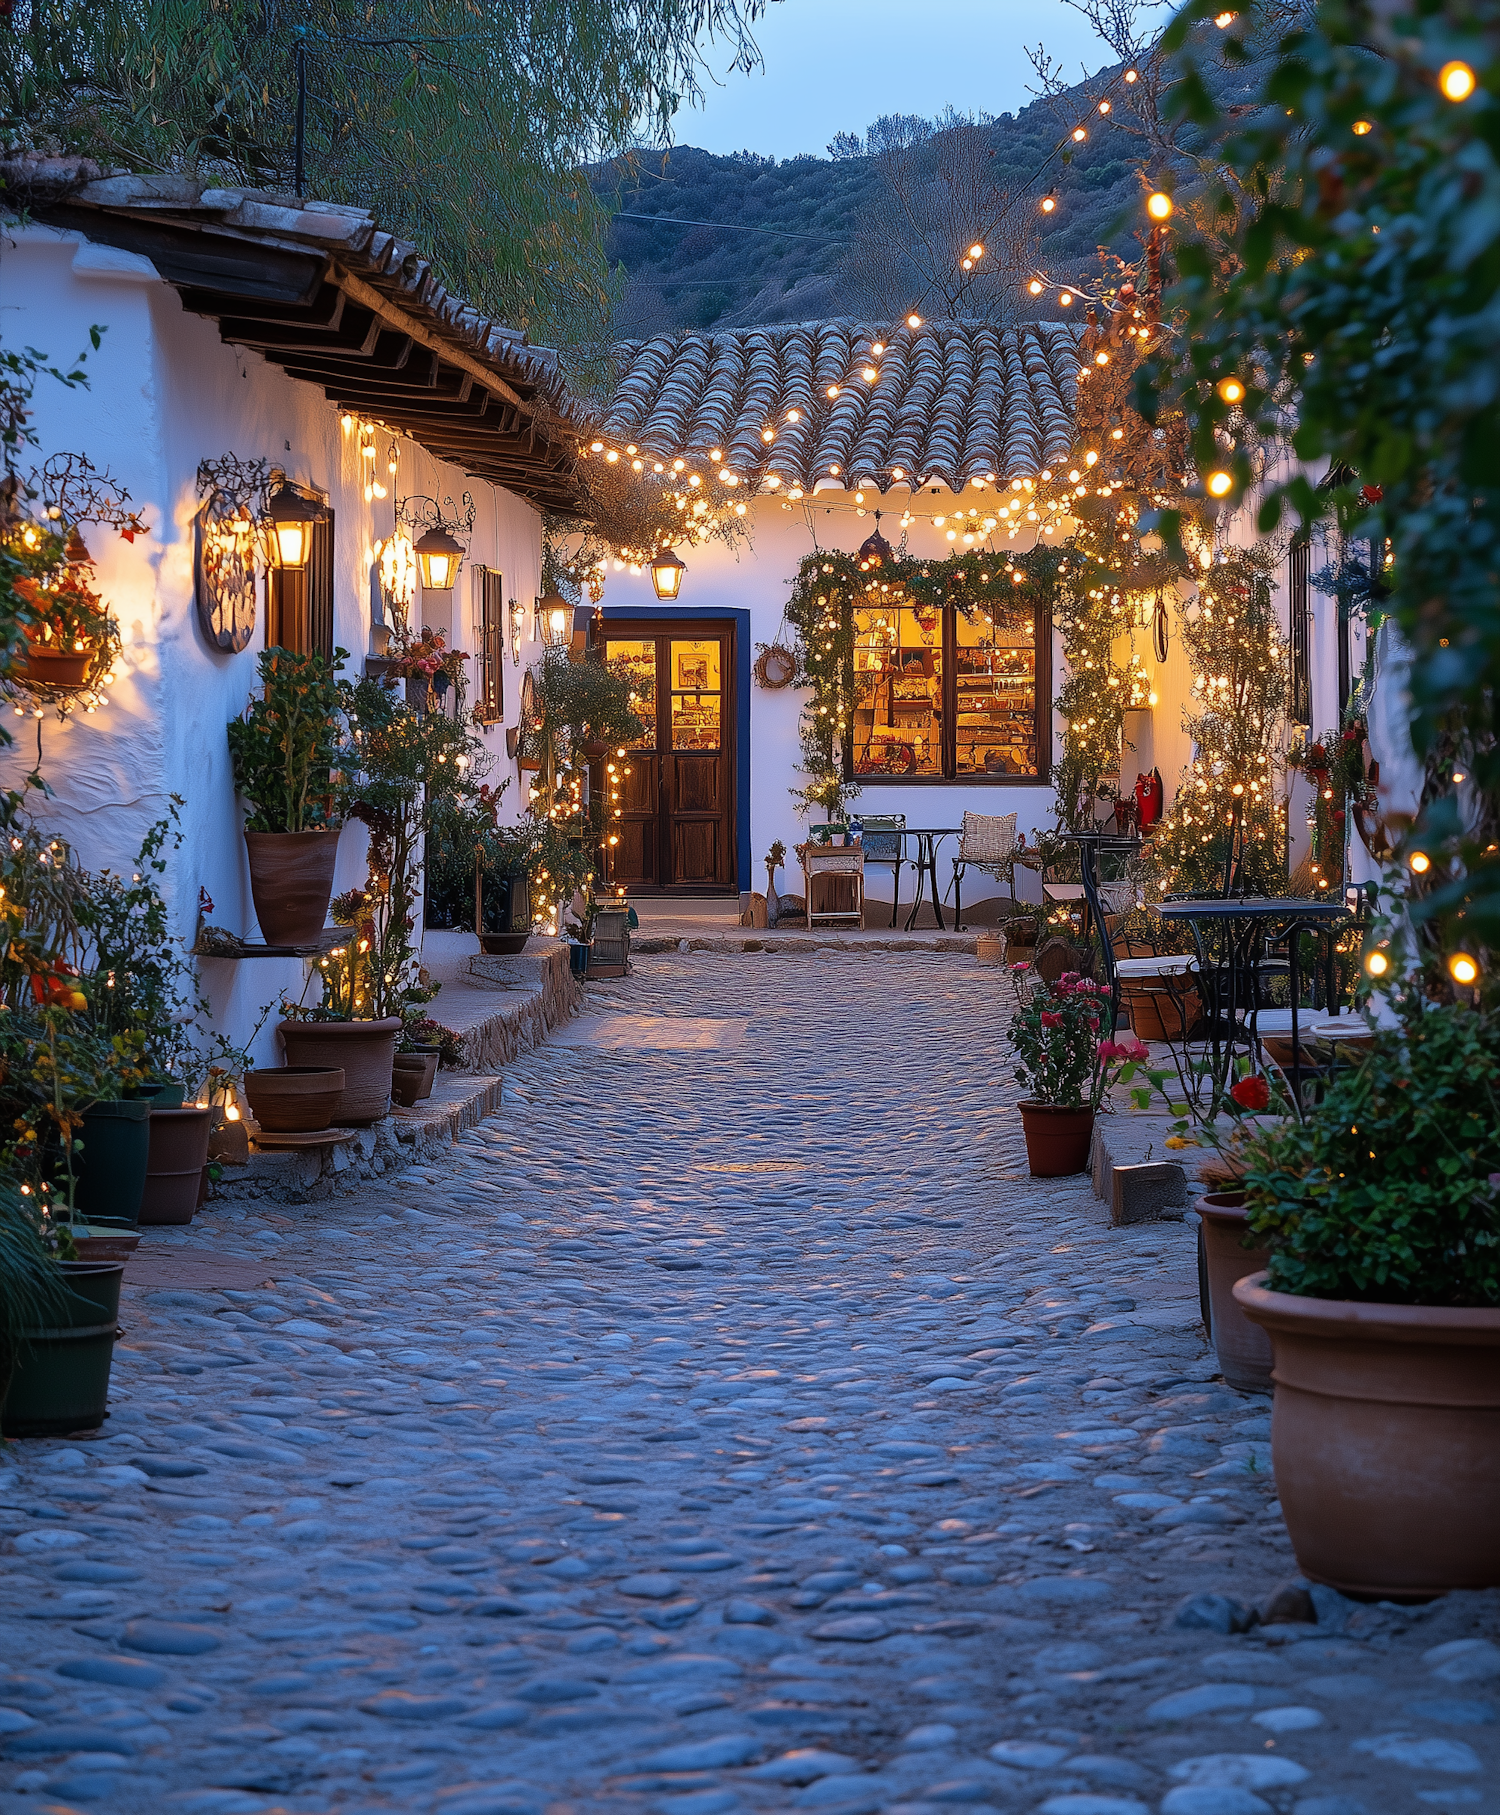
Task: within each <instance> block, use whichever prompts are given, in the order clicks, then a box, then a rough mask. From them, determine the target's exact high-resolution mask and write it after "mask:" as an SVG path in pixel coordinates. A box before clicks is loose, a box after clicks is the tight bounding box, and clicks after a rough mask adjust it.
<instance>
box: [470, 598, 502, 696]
mask: <svg viewBox="0 0 1500 1815" xmlns="http://www.w3.org/2000/svg"><path fill="white" fill-rule="evenodd" d="M471 572H472V575H473V578H472V580H471V582H470V583H471V586H472V588H473V600H474V633H475V635H474V642H475V653H476V656H477V658H478V669H479V672H478V676H477V679H478V683H479V684H478V686H477V688H476V689H475V691H476V693H477V695H478V698H477V700H476V702H475V706H474V716H475V718H476V719H477V720H478V721H479V723H480V724H482V725H499V724H503V723H504V722H505V576H504V574H502V573H501V572H500V570H499V569H498V568H495V567H474V568H473V569H471Z"/></svg>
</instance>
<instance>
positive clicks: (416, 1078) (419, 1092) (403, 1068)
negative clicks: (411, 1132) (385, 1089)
mask: <svg viewBox="0 0 1500 1815" xmlns="http://www.w3.org/2000/svg"><path fill="white" fill-rule="evenodd" d="M437 1068H438V1055H437V1053H436V1052H398V1053H397V1054H396V1056H395V1058H394V1059H393V1060H392V1062H391V1095H392V1096H393V1097H394V1098H395V1099H396V1101H397V1102H398V1103H400V1104H402V1105H403V1106H404V1107H405V1108H407V1109H410V1108H411V1107H412V1106H413V1105H414V1104H416V1103H422V1102H425V1101H426V1100H427V1098H428V1097H430V1096H431V1095H432V1080H433V1079H434V1078H435V1077H436V1076H437Z"/></svg>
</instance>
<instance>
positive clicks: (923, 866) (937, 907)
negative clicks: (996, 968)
mask: <svg viewBox="0 0 1500 1815" xmlns="http://www.w3.org/2000/svg"><path fill="white" fill-rule="evenodd" d="M962 831H963V827H962V826H908V827H907V828H906V830H905V832H904V834H903V836H904V837H906V838H915V839H916V841H917V861H916V864H915V865H914V868H915V870H916V873H917V887H916V893H915V894H914V895H913V896H912V898H911V912H910V913H909V914H908V915H907V917H906V931H907V932H908V933H909V932H910V931H911V929H912V928H913V927H914V926H915V925H916V924H917V909H918V908H919V907H921V905H922V878H923V877H924V876H925V877H926V878H927V880H928V888H929V889H930V891H931V894H932V911H933V913H934V914H935V915H936V916H937V923H938V931H939V932H940V933H941V932H946V931H947V928H946V927H945V926H944V924H943V896H942V890H941V889H940V888H939V887H938V874H937V848H938V841H939V840H940V839H943V838H957V837H958V836H959V835H960V833H961V832H962Z"/></svg>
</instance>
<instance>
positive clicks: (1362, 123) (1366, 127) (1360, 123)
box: [1354, 120, 1375, 139]
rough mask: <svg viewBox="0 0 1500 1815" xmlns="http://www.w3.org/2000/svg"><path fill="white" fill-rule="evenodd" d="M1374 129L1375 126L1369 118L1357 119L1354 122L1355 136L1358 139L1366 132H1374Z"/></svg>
mask: <svg viewBox="0 0 1500 1815" xmlns="http://www.w3.org/2000/svg"><path fill="white" fill-rule="evenodd" d="M1374 130H1375V127H1374V125H1373V124H1372V122H1371V121H1369V120H1356V121H1355V122H1354V136H1355V138H1357V139H1362V138H1363V137H1364V136H1365V134H1366V133H1369V132H1373V131H1374Z"/></svg>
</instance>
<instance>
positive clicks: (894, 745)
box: [854, 605, 943, 775]
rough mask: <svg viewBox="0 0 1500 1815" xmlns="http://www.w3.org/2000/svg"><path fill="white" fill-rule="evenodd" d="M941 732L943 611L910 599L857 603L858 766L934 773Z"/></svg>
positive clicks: (858, 769) (872, 771)
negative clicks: (867, 606)
mask: <svg viewBox="0 0 1500 1815" xmlns="http://www.w3.org/2000/svg"><path fill="white" fill-rule="evenodd" d="M942 734H943V620H942V614H941V613H940V612H937V611H926V610H922V611H918V610H915V609H913V607H911V606H910V605H899V606H898V605H891V606H876V607H874V608H872V609H871V610H869V611H856V612H855V614H854V772H855V774H856V775H936V774H938V773H939V765H940V764H941V762H942Z"/></svg>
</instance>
